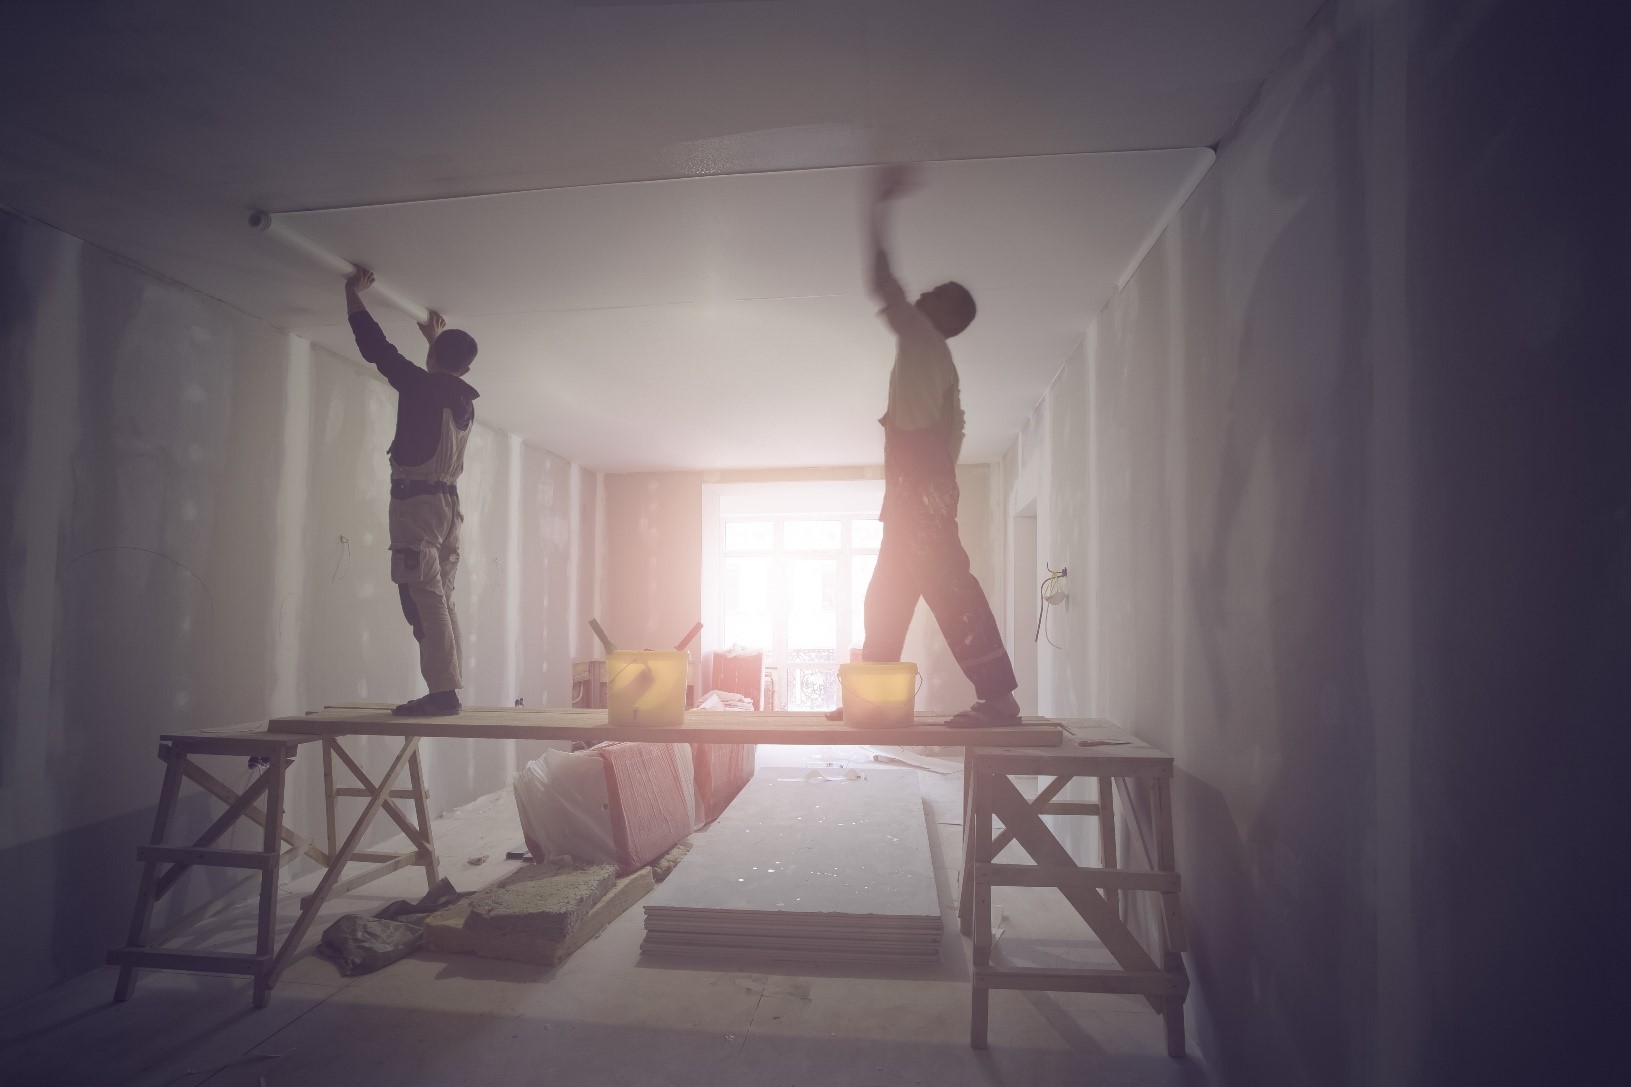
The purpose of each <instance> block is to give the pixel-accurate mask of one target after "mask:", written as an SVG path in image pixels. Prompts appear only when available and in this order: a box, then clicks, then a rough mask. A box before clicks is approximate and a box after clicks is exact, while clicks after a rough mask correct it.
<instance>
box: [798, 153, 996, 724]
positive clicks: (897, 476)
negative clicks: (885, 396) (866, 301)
mask: <svg viewBox="0 0 1631 1087" xmlns="http://www.w3.org/2000/svg"><path fill="white" fill-rule="evenodd" d="M913 185H914V176H913V174H912V172H911V171H910V169H909V168H907V167H905V166H886V167H883V168H881V169H880V170H878V172H877V176H876V184H875V188H874V191H873V196H872V201H871V205H870V208H869V211H868V215H867V229H868V246H869V249H870V255H871V270H870V281H869V287H870V289H871V292H872V295H873V297H875V298H876V299H877V300H878V302H879V303H880V304H881V305H882V306H883V309H882V311H881V314H882V316H883V318H884V320H885V321H887V322H888V324H889V327H890V329H891V330H892V331H893V332H894V333H895V337H896V348H895V367H894V369H893V370H892V371H891V372H890V374H889V407H888V410H887V411H885V412H884V415H883V418H882V419H880V420H878V421H879V422H880V423H882V424H883V433H884V453H883V464H884V498H883V510H882V512H881V513H880V514H879V517H880V519H881V520H882V521H883V541H882V543H881V544H880V545H879V548H878V564H877V566H876V567H875V568H874V569H873V572H872V581H871V583H870V584H868V586H867V591H866V640H865V643H864V644H863V646H862V649H861V656H862V657H863V658H864V659H865V660H868V661H880V662H881V661H898V660H900V654H901V650H902V649H903V648H904V647H905V644H906V630H907V627H908V626H909V625H910V624H911V621H912V612H913V611H914V610H915V609H916V608H917V602H918V598H919V597H920V596H921V597H922V598H923V599H924V600H926V601H927V602H928V604H929V609H930V610H931V611H932V612H933V613H934V617H935V620H936V622H938V623H939V624H940V630H941V633H942V634H944V635H945V637H946V642H947V643H948V644H949V645H950V647H951V652H952V656H953V657H954V658H956V660H957V663H958V665H959V666H960V667H961V668H962V669H963V674H964V675H966V676H968V678H969V680H970V682H972V683H973V684H974V693H975V696H976V701H975V703H974V705H973V706H972V707H970V708H969V709H966V710H964V711H963V712H961V713H959V714H957V715H956V716H954V717H952V718H951V719H950V720H949V721H948V722H947V723H948V724H951V725H954V726H959V727H966V728H983V727H988V726H991V725H1014V724H1018V723H1019V720H1020V717H1019V703H1018V702H1016V701H1015V700H1014V689H1015V688H1016V687H1018V686H1019V684H1018V682H1017V681H1016V680H1015V678H1014V668H1013V664H1012V663H1011V662H1010V661H1009V659H1008V651H1007V650H1006V649H1004V648H1003V644H1002V634H1001V632H1000V631H999V630H998V629H997V620H996V618H995V617H994V616H993V615H992V614H991V605H990V603H989V602H988V601H987V600H986V598H985V591H984V590H983V589H981V588H980V583H979V582H978V581H977V580H976V579H975V577H974V574H973V573H972V572H971V571H970V569H969V561H968V552H967V551H965V550H964V549H963V544H962V541H961V540H960V539H959V538H958V535H957V498H958V491H957V471H956V469H957V455H958V453H959V452H960V451H961V450H962V446H963V408H962V402H961V398H960V396H959V392H958V384H957V367H956V365H955V364H954V363H953V362H952V358H951V350H950V348H949V347H948V346H947V344H946V341H947V340H949V339H951V338H952V337H953V336H956V335H957V334H958V333H960V332H962V331H963V330H964V329H966V328H967V327H968V326H969V324H970V322H972V321H973V320H974V298H973V296H972V295H970V294H969V292H968V289H967V288H966V287H964V286H963V285H962V284H960V283H942V284H940V286H938V287H935V288H934V289H933V290H930V291H927V292H926V293H924V294H922V295H920V296H919V297H918V299H917V301H916V302H910V301H908V300H907V298H906V292H905V290H904V289H902V287H901V285H900V282H899V281H898V280H896V279H895V276H894V273H893V272H892V271H891V270H890V266H889V253H888V251H887V250H886V249H885V248H884V235H885V229H884V227H885V221H886V218H887V212H888V209H889V205H890V203H891V202H892V201H894V200H895V199H897V198H899V197H900V196H902V195H904V194H905V193H906V192H907V191H909V190H910V189H911V188H912V187H913ZM842 713H843V711H842V710H834V711H833V712H832V713H831V714H829V715H828V716H830V717H832V718H834V719H835V720H836V719H841V717H842Z"/></svg>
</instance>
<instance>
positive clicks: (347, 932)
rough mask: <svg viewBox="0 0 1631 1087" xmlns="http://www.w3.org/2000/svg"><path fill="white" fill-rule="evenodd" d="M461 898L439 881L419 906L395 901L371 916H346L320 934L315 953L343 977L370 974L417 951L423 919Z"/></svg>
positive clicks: (445, 883) (448, 884)
mask: <svg viewBox="0 0 1631 1087" xmlns="http://www.w3.org/2000/svg"><path fill="white" fill-rule="evenodd" d="M463 897H464V896H463V895H461V894H460V893H459V891H458V890H457V889H456V888H455V887H454V886H453V884H452V883H450V882H449V881H448V880H446V879H442V880H440V881H438V882H437V884H436V886H434V887H432V888H431V889H430V890H429V891H428V892H426V894H425V897H423V898H421V899H420V900H419V901H418V902H409V901H408V900H407V899H398V900H397V901H395V902H392V903H390V904H389V905H387V906H385V907H383V908H382V909H380V910H378V911H376V912H375V913H374V914H373V915H372V916H369V915H367V914H361V913H348V914H346V915H345V916H344V917H342V918H340V919H339V920H338V921H335V922H334V923H333V924H332V925H330V926H329V927H328V928H326V929H324V930H323V939H322V941H321V942H319V943H318V945H317V953H318V954H319V955H321V956H323V958H325V959H327V960H329V961H330V962H332V963H333V964H334V965H335V966H336V967H338V968H339V971H340V973H341V974H342V975H343V976H345V977H351V976H352V975H354V974H370V973H373V972H374V971H375V970H378V969H380V968H381V967H385V966H389V965H391V964H392V963H393V962H396V961H397V960H398V959H402V958H406V957H407V956H409V955H411V954H413V953H414V952H415V951H417V950H418V949H419V946H420V944H422V943H423V942H424V939H425V921H426V919H427V918H428V917H430V916H431V915H432V914H434V913H435V912H436V911H437V910H441V909H445V908H447V907H448V906H451V905H453V904H454V903H456V902H458V901H459V899H461V898H463Z"/></svg>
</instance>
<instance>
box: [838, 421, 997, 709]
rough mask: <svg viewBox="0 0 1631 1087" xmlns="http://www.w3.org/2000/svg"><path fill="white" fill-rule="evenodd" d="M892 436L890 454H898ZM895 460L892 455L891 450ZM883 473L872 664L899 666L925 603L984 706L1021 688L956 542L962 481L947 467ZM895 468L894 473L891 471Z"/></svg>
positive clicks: (868, 646)
mask: <svg viewBox="0 0 1631 1087" xmlns="http://www.w3.org/2000/svg"><path fill="white" fill-rule="evenodd" d="M894 438H895V435H893V434H892V435H891V442H890V445H891V447H895V446H898V444H899V443H898V442H897V441H895V440H894ZM890 451H891V452H894V451H895V449H893V448H892V449H891V450H890ZM886 460H888V461H892V462H894V463H891V464H886V466H885V476H886V482H885V488H886V493H885V496H884V509H883V514H882V517H883V542H882V543H881V544H880V545H879V547H878V565H877V567H876V568H875V569H874V570H873V572H872V581H871V583H869V584H868V585H867V589H866V643H865V645H863V646H862V649H861V656H862V657H863V658H864V659H866V660H868V661H878V662H882V661H898V660H900V654H901V650H902V649H904V648H905V646H906V630H907V627H909V626H910V625H911V622H912V612H913V611H914V610H915V609H916V608H917V601H918V598H919V597H920V596H921V597H922V598H923V599H924V600H925V601H926V602H927V603H928V605H929V610H930V611H932V612H933V613H934V618H935V621H936V622H937V623H939V624H940V632H941V633H942V634H944V635H945V637H946V644H947V645H949V646H950V647H951V653H952V656H953V657H954V658H956V660H957V663H958V665H959V666H960V667H961V668H962V669H963V674H964V675H966V676H967V677H968V678H969V681H970V682H971V683H973V684H974V693H975V695H976V696H977V697H979V698H980V699H981V700H982V701H983V700H985V699H991V698H1001V697H1002V696H1003V695H1005V694H1008V693H1009V692H1010V691H1012V690H1014V689H1015V688H1016V687H1018V686H1019V681H1018V680H1016V679H1015V678H1014V666H1013V664H1012V662H1010V661H1009V659H1008V651H1007V650H1006V649H1004V648H1003V644H1002V633H1001V631H999V630H998V629H997V620H996V617H995V616H993V615H992V614H991V604H990V602H989V601H987V600H986V598H985V591H984V590H983V589H981V588H980V583H979V581H978V580H977V579H976V578H975V577H974V574H973V572H972V571H971V570H970V569H969V562H968V552H967V551H966V550H964V549H963V542H962V540H961V539H959V538H958V536H957V499H958V490H957V477H956V475H955V474H954V470H949V469H950V466H949V465H947V466H945V468H944V469H941V470H931V471H929V472H917V471H913V470H912V466H911V465H910V464H901V463H900V461H902V460H904V458H902V457H899V456H896V457H888V456H887V455H886ZM891 468H894V469H895V470H894V471H891V470H890V469H891Z"/></svg>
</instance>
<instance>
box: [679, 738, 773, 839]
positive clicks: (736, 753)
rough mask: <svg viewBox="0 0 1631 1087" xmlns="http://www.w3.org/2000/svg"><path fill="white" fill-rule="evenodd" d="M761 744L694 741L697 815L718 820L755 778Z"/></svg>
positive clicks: (693, 758) (705, 821)
mask: <svg viewBox="0 0 1631 1087" xmlns="http://www.w3.org/2000/svg"><path fill="white" fill-rule="evenodd" d="M758 753H759V745H758V744H692V745H691V758H692V762H693V765H694V766H695V773H696V788H697V815H698V817H699V821H700V822H702V823H711V822H713V821H714V820H715V819H718V818H719V816H720V814H721V813H722V812H723V811H724V810H725V806H726V805H727V804H729V803H730V802H731V801H732V800H734V799H736V794H737V793H739V792H741V791H742V787H743V786H745V785H746V784H747V783H748V781H749V780H751V779H752V777H753V767H754V762H755V760H756V758H757V756H758Z"/></svg>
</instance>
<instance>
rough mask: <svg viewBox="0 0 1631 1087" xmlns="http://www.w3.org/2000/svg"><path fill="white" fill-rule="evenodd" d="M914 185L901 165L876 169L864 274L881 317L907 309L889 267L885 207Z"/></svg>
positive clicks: (909, 175)
mask: <svg viewBox="0 0 1631 1087" xmlns="http://www.w3.org/2000/svg"><path fill="white" fill-rule="evenodd" d="M915 184H916V175H915V174H914V172H913V171H912V169H911V167H909V166H906V165H904V164H895V165H891V166H882V167H879V168H878V170H877V173H876V175H875V180H874V188H873V191H872V203H871V206H870V207H869V208H868V209H867V239H866V240H867V249H868V252H869V255H870V260H871V267H870V268H869V269H868V272H867V288H868V290H870V291H871V292H872V297H874V298H876V299H877V300H878V301H879V302H880V303H881V304H882V305H883V308H884V312H885V314H888V313H889V311H890V310H891V309H894V308H896V307H898V306H904V305H907V304H908V303H907V301H906V291H905V289H904V288H902V287H901V285H900V280H898V279H896V278H895V272H894V269H893V268H891V267H890V265H889V247H888V243H887V241H886V238H887V235H888V229H887V228H888V218H889V204H890V202H891V201H893V200H895V199H896V198H898V197H900V196H903V195H905V194H906V193H907V192H909V191H910V190H911V189H912V188H913V187H914V186H915Z"/></svg>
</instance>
